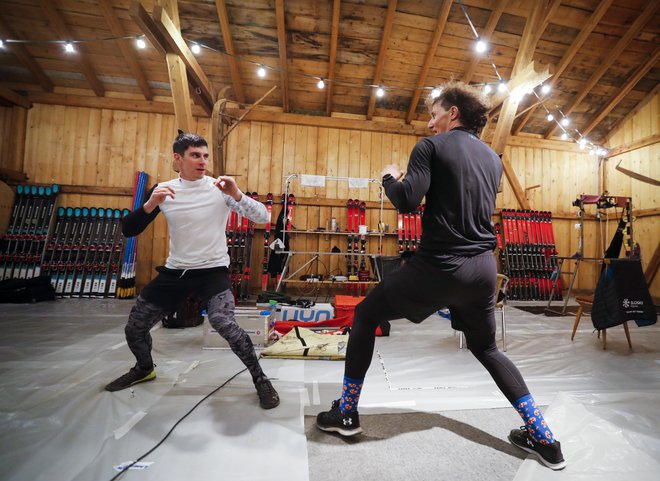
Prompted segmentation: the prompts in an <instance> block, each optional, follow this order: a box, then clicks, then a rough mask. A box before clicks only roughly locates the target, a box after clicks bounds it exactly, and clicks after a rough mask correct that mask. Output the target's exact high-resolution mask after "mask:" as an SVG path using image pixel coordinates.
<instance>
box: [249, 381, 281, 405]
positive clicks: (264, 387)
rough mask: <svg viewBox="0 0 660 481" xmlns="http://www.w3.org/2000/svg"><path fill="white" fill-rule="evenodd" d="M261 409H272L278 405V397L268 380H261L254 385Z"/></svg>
mask: <svg viewBox="0 0 660 481" xmlns="http://www.w3.org/2000/svg"><path fill="white" fill-rule="evenodd" d="M254 387H256V388H257V395H258V396H259V405H260V406H261V407H262V409H273V408H276V407H277V406H279V405H280V396H279V394H277V391H276V390H275V388H274V387H273V385H272V384H271V383H270V381H269V380H268V378H265V377H264V378H261V379H259V380H257V381H256V382H255V383H254Z"/></svg>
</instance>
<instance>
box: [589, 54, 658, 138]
mask: <svg viewBox="0 0 660 481" xmlns="http://www.w3.org/2000/svg"><path fill="white" fill-rule="evenodd" d="M658 61H660V47H656V49H655V52H653V55H651V57H650V58H649V59H648V60H647V61H646V62H645V63H643V64H642V65H640V66H639V67H637V69H636V70H635V71H634V72H633V73H632V74H631V75H630V76H629V77H628V80H626V83H625V84H623V85H622V86H621V88H619V90H617V92H616V93H615V94H614V96H612V98H611V99H610V100H609V101H608V102H607V103H606V104H605V105H603V107H602V108H601V109H600V110H599V111H598V113H596V115H594V116H593V117H592V118H591V120H590V121H589V123H588V124H587V126H586V127H584V128H583V129H582V135H587V134H589V132H591V131H592V130H593V129H594V128H595V127H596V126H597V125H598V124H599V123H600V122H602V120H603V119H604V118H605V117H606V116H607V114H609V113H610V112H611V111H612V110H613V109H614V108H615V107H616V106H617V105H618V104H619V102H621V101H622V100H623V99H624V97H625V96H626V95H628V93H629V92H630V91H631V90H632V89H633V87H635V85H637V82H639V81H640V80H641V79H642V77H644V75H646V74H647V73H648V71H649V70H651V69H652V68H653V67H655V65H656V64H657V63H658Z"/></svg>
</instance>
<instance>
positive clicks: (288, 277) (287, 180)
mask: <svg viewBox="0 0 660 481" xmlns="http://www.w3.org/2000/svg"><path fill="white" fill-rule="evenodd" d="M303 175H304V174H289V175H288V176H286V177H285V178H284V202H283V206H282V209H283V211H284V212H286V211H287V202H288V200H289V191H290V189H289V187H290V185H291V182H292V181H293V180H295V179H300V178H302V176H303ZM312 177H316V178H318V179H321V178H322V179H323V180H324V182H325V181H334V182H348V183H350V182H353V181H356V180H358V181H362V182H364V181H366V182H367V185H368V184H370V183H372V184H376V185H377V186H378V194H379V195H378V198H379V199H380V206H379V210H378V226H381V225H383V199H384V197H385V195H384V194H385V192H384V189H383V184H382V183H381V181H380V180H377V179H367V178H364V177H336V176H331V175H313V176H312ZM287 232H296V231H295V229H290V230H287V222H286V221H285V222H284V225H283V229H282V235H281V239H280V240H281V241H282V245H284V244H285V239H286V234H287ZM382 251H383V233H382V232H380V231H379V235H378V252H379V253H382ZM278 253H279V254H286V260H285V261H284V267H283V268H282V274H281V275H280V278H279V280H278V281H277V285H276V287H275V292H279V291H280V288H281V286H282V284H283V283H285V282H287V281H289V280H292V279H293V276H295V275H296V274H297V273H298V272H300V271H301V270H302V269H303V268H304V267H306V266H308V265H309V264H311V263H312V262H314V261H315V260H316V259H318V258H319V256H321V255H342V256H345V255H346V254H345V253H342V252H318V251H311V252H303V251H295V250H288V251H287V250H282V251H278ZM295 254H300V255H311V256H312V258H311V259H309V260H308V261H307V262H305V263H304V264H303V265H302V266H301V267H300V268H298V269H296V271H295V272H293V273H291V274H288V275H287V269H288V268H289V262H290V261H291V258H292V257H293V256H294V255H295ZM359 255H362V256H367V257H371V258H372V259H373V261H374V262H373V266H374V270H375V272H374V273H375V274H376V278H377V279H378V281H380V280H381V275H380V272H379V270H378V263H377V262H376V258H377V257H379V256H380V255H381V254H359ZM355 283H356V282H354V284H355ZM357 283H359V282H357Z"/></svg>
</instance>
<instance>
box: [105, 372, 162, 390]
mask: <svg viewBox="0 0 660 481" xmlns="http://www.w3.org/2000/svg"><path fill="white" fill-rule="evenodd" d="M154 379H156V371H151V372H150V373H149V374H147V375H146V376H145V377H143V378H142V379H138V380H137V381H133V382H132V383H130V384H129V385H128V386H121V387H116V388H115V387H113V388H108V386H106V387H105V390H106V391H110V392H116V391H121V390H123V389H128V388H129V387H131V386H135V385H136V384H140V383H142V382H149V381H153V380H154Z"/></svg>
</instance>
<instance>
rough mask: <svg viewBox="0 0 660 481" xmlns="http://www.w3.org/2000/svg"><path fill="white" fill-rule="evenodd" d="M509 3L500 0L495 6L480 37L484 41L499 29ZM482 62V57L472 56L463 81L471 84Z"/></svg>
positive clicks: (505, 0)
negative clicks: (496, 28)
mask: <svg viewBox="0 0 660 481" xmlns="http://www.w3.org/2000/svg"><path fill="white" fill-rule="evenodd" d="M508 1H509V0H498V2H497V5H495V8H494V9H493V11H492V12H491V13H490V17H489V18H488V23H487V24H486V27H485V28H484V29H483V31H482V32H481V35H480V37H481V39H482V40H485V41H488V40H490V37H491V35H493V32H494V31H495V27H497V22H499V21H500V17H501V16H502V14H503V13H504V7H506V4H507V2H508ZM480 60H482V57H479V56H478V55H473V56H472V60H471V61H470V65H468V67H467V68H466V69H465V73H464V74H463V81H464V82H465V83H469V82H470V80H472V76H473V75H474V71H475V70H476V68H477V65H479V61H480Z"/></svg>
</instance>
